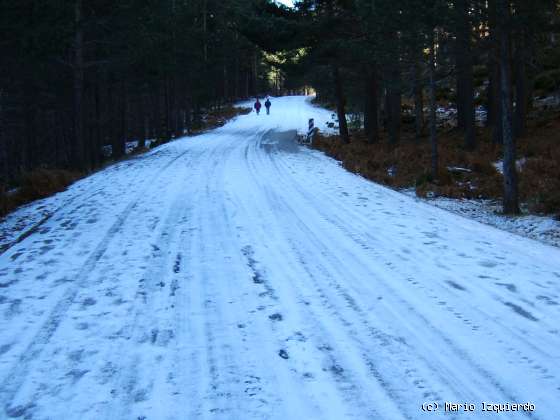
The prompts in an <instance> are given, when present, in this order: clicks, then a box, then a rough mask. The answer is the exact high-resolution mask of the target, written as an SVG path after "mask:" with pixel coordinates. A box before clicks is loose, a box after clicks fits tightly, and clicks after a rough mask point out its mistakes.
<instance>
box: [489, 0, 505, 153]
mask: <svg viewBox="0 0 560 420" xmlns="http://www.w3.org/2000/svg"><path fill="white" fill-rule="evenodd" d="M497 1H498V0H489V1H488V21H489V27H490V39H489V42H490V48H489V51H488V67H489V73H490V74H489V79H490V83H489V86H488V125H489V126H491V127H492V143H494V144H503V142H504V139H503V132H502V99H501V94H500V92H501V83H502V82H501V79H502V78H501V70H500V28H499V24H498V19H497V15H496V13H497Z"/></svg>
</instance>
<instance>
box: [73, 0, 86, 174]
mask: <svg viewBox="0 0 560 420" xmlns="http://www.w3.org/2000/svg"><path fill="white" fill-rule="evenodd" d="M82 19H83V16H82V0H76V1H75V3H74V24H75V25H76V33H75V37H74V137H75V140H74V153H73V162H72V163H73V166H74V167H75V168H76V169H79V170H82V169H87V168H85V166H86V158H85V144H84V110H83V95H84V31H83V27H82Z"/></svg>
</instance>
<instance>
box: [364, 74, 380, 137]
mask: <svg viewBox="0 0 560 420" xmlns="http://www.w3.org/2000/svg"><path fill="white" fill-rule="evenodd" d="M366 74H367V80H366V89H365V110H364V129H365V131H366V135H367V140H368V143H377V141H378V140H379V125H378V122H379V118H378V114H379V111H378V109H377V101H378V97H379V85H378V80H377V67H376V65H375V64H373V65H372V66H371V68H370V69H369V71H368V72H367V73H366Z"/></svg>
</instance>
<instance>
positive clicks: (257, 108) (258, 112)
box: [255, 98, 262, 115]
mask: <svg viewBox="0 0 560 420" xmlns="http://www.w3.org/2000/svg"><path fill="white" fill-rule="evenodd" d="M261 106H262V105H261V101H259V98H257V102H255V111H257V115H259V114H260V112H261Z"/></svg>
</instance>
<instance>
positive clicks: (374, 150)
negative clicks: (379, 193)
mask: <svg viewBox="0 0 560 420" xmlns="http://www.w3.org/2000/svg"><path fill="white" fill-rule="evenodd" d="M328 130H329V131H327V132H326V135H324V136H319V137H318V139H317V141H316V142H315V144H314V147H315V148H316V149H318V150H321V151H323V152H325V153H326V154H327V155H328V156H331V157H333V158H335V159H336V160H338V161H340V162H341V164H342V165H343V166H344V167H345V168H346V169H347V170H349V171H351V172H354V173H357V174H359V175H361V176H363V177H364V178H367V179H370V180H372V181H375V182H378V183H381V184H383V185H387V186H389V187H391V188H394V189H396V190H398V191H401V192H403V193H405V194H407V195H409V196H418V197H419V198H421V199H423V200H424V201H425V202H427V203H430V204H433V205H435V206H437V207H440V208H444V209H447V210H449V211H452V212H455V213H457V214H461V215H462V216H465V217H469V218H472V219H474V220H477V221H479V222H483V223H487V224H490V225H492V226H495V227H498V228H500V229H504V230H507V231H509V232H512V233H517V234H520V235H523V236H527V237H530V238H533V239H537V240H539V241H542V242H545V243H547V244H550V245H554V246H560V193H559V191H560V166H558V164H557V162H558V160H559V159H560V154H559V153H560V152H559V149H558V147H557V144H558V142H559V141H560V120H558V111H557V110H556V111H550V110H549V111H545V112H543V113H542V115H540V116H539V117H536V115H534V116H533V117H532V119H531V120H530V126H529V134H528V135H527V136H526V137H524V138H522V139H520V140H519V141H518V157H519V159H518V165H517V166H518V171H519V179H520V183H519V188H520V198H521V201H522V204H521V210H522V214H521V215H520V216H515V217H511V216H504V215H502V214H500V212H501V204H500V203H501V194H502V189H503V187H502V184H503V180H502V175H501V172H500V171H501V160H500V154H501V148H500V147H497V146H495V145H493V144H492V143H491V140H490V138H489V137H490V131H489V130H487V129H483V128H479V129H478V138H479V141H480V144H479V146H478V148H477V149H476V150H475V151H472V152H469V151H466V150H464V148H463V147H462V136H461V133H459V132H458V131H457V130H447V131H443V132H442V133H440V139H439V142H440V179H439V181H438V182H437V183H436V182H433V181H432V180H431V177H430V176H429V175H428V174H427V173H426V172H427V169H426V168H429V167H430V147H429V144H428V142H427V139H424V141H421V142H420V143H417V142H416V141H415V139H414V132H413V128H412V127H411V126H410V125H405V126H404V129H403V134H402V137H403V139H402V142H401V143H400V144H398V145H397V146H389V145H388V144H387V140H386V139H382V143H381V144H371V145H370V144H367V143H366V140H365V136H364V134H363V132H361V131H354V132H353V133H352V141H351V143H350V144H343V143H342V142H341V141H340V140H339V138H338V136H336V135H333V134H332V129H328Z"/></svg>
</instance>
